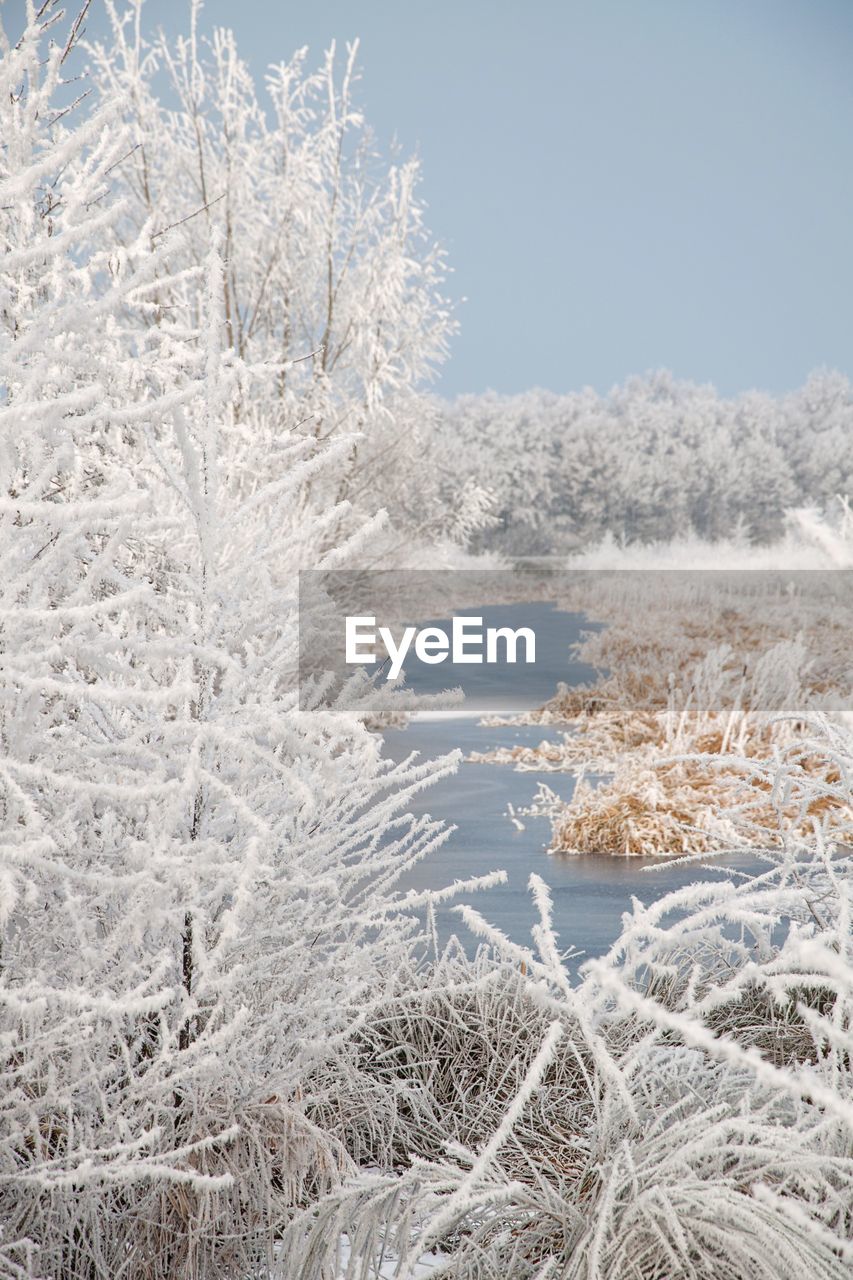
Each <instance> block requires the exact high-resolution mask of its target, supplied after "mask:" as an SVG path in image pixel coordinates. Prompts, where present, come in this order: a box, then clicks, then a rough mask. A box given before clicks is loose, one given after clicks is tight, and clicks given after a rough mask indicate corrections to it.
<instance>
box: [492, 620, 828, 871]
mask: <svg viewBox="0 0 853 1280" xmlns="http://www.w3.org/2000/svg"><path fill="white" fill-rule="evenodd" d="M608 621H609V623H610V625H609V626H608V627H607V628H606V629H605V630H604V631H601V632H598V633H596V634H595V635H593V636H591V637H589V638H588V640H587V641H586V642H585V644H584V645H583V646H582V648H581V651H580V656H581V657H582V658H583V659H584V660H585V661H593V662H594V663H595V664H596V665H598V666H599V669H601V668H605V669H607V671H608V674H606V675H604V676H603V677H602V678H601V679H600V680H599V681H598V682H597V683H596V684H595V685H588V686H582V687H574V688H569V687H568V686H566V685H560V686H559V688H558V690H557V693H556V694H555V695H554V697H553V698H551V699H550V700H549V701H548V702H547V703H545V704H544V705H543V706H542V707H539V708H537V709H536V710H535V711H533V712H531V713H530V714H528V715H526V716H524V717H521V718H520V719H523V721H524V722H526V723H534V724H542V725H546V724H548V725H562V726H565V729H566V732H564V733H563V735H562V737H561V739H560V740H558V741H556V742H554V741H544V742H542V743H540V744H539V745H538V746H534V747H528V746H525V747H522V746H519V747H512V748H501V749H499V750H497V751H493V752H489V753H478V754H476V755H474V756H472V757H471V759H476V760H478V761H483V762H491V763H500V764H511V765H513V766H514V767H515V768H516V769H519V770H526V771H537V772H560V771H565V772H570V773H575V774H579V775H580V776H579V780H578V782H577V784H576V787H575V791H574V794H573V796H572V798H571V799H570V800H569V801H563V800H561V799H560V798H558V797H556V796H554V795H553V793H550V792H547V789H545V790H546V792H547V796H546V799H545V803H544V806H543V803H542V798H541V797H540V801H539V802H538V803H537V805H534V807H533V809H532V812H536V813H547V815H548V816H549V817H550V818H551V822H552V841H551V847H552V850H553V851H559V852H565V853H572V854H579V853H596V854H610V855H617V856H656V857H667V856H683V855H685V854H701V853H707V852H709V851H712V850H713V849H715V848H722V847H726V846H727V845H728V844H730V843H731V842H733V840H734V838H735V826H734V822H735V819H737V821H738V822H739V824H740V825H741V826H743V825H744V824H746V825H747V826H749V828H750V829H751V830H752V832H753V833H754V835H755V838H756V839H758V840H761V841H762V842H764V843H767V844H773V843H776V842H778V840H779V839H780V838H781V835H782V833H783V832H784V831H785V830H786V829H795V830H798V831H802V830H804V829H806V828H808V827H809V826H810V825H811V824H812V823H813V822H814V820H815V819H817V818H820V819H824V820H828V822H829V825H830V827H832V826H834V825H847V826H849V824H850V822H851V817H853V815H851V811H850V809H849V808H847V807H846V806H844V805H840V804H839V802H838V801H837V800H836V799H834V798H832V797H831V796H826V797H821V798H820V799H819V800H817V801H812V802H811V803H810V804H809V805H808V806H806V807H805V808H802V807H797V806H796V805H794V804H792V803H788V804H785V803H782V802H781V801H780V800H779V799H778V798H777V797H771V796H770V795H769V794H768V788H767V787H766V785H765V784H764V783H763V782H762V781H761V779H760V777H758V776H757V771H756V770H755V769H752V768H751V767H750V762H751V761H760V760H766V759H768V758H769V757H771V756H772V755H773V753H774V751H784V750H785V749H786V747H787V746H788V745H789V744H790V743H791V742H792V740H793V739H794V737H795V736H796V729H797V726H796V724H794V723H792V722H791V721H790V720H787V721H786V720H784V719H783V720H777V721H775V722H774V721H773V719H772V718H771V717H770V716H768V715H766V714H761V713H760V712H759V708H758V706H757V705H755V704H757V703H758V702H759V701H760V696H761V690H760V687H759V686H760V672H761V663H762V661H764V663H765V666H766V664H767V655H768V653H770V654H772V656H773V657H774V659H775V654H774V653H773V650H774V646H777V645H780V643H782V642H784V641H786V640H787V641H788V643H790V640H789V637H787V636H786V635H785V630H784V626H783V625H782V621H781V620H780V618H779V616H778V614H777V615H776V616H773V615H772V614H771V616H769V617H767V618H765V619H762V620H757V619H756V618H754V617H752V616H749V615H747V614H744V613H743V612H741V611H739V610H737V609H735V608H731V607H726V608H721V609H720V610H718V611H717V612H714V611H713V610H710V611H708V612H706V613H705V614H704V615H703V616H701V617H697V616H695V615H694V614H692V613H689V612H678V611H673V610H671V609H665V610H663V611H662V613H661V614H660V615H659V616H655V615H654V614H652V613H651V612H649V613H647V614H645V615H644V616H643V617H642V618H640V619H638V618H637V617H636V615H635V614H634V613H631V614H626V613H620V612H619V611H618V610H617V611H615V613H614V616H612V617H610V618H609V619H608ZM815 636H816V637H817V643H816V641H815ZM843 638H844V629H843V628H842V627H840V626H839V625H836V624H834V623H832V622H830V621H828V620H825V619H816V625H815V628H814V632H813V635H812V638H811V649H810V666H809V667H808V669H805V668H804V669H803V671H802V673H801V674H800V673H798V683H797V684H796V688H792V691H791V695H790V696H791V698H792V704H791V706H792V707H793V706H795V705H797V704H799V703H802V705H807V704H808V703H809V702H810V700H811V699H812V698H813V696H814V695H816V694H821V693H826V692H830V691H832V690H833V689H836V688H837V687H838V686H837V684H836V681H837V673H838V671H839V669H840V668H841V667H843V665H844V663H843V662H842V663H841V664H839V655H842V656H843V652H844V651H843V648H842V644H843ZM812 654H814V655H815V657H814V658H812ZM844 661H846V659H845V660H844ZM674 757H678V758H677V759H673V758H674ZM685 757H690V758H689V759H686V758H685ZM800 766H801V768H802V769H803V770H804V771H805V772H807V773H809V774H810V775H811V776H812V777H817V778H820V777H824V773H825V772H826V769H827V766H826V762H821V761H819V760H816V759H814V760H804V761H800ZM821 770H823V771H824V773H822V772H821ZM589 773H596V774H606V775H609V777H608V779H607V780H606V781H601V782H598V783H597V784H591V783H590V782H589V781H587V779H586V777H585V776H584V775H585V774H589ZM824 780H825V781H826V782H827V783H831V782H832V781H833V779H832V777H831V776H829V775H828V774H826V776H825V777H824ZM836 780H837V779H836Z"/></svg>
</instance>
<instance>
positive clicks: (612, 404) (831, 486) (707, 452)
mask: <svg viewBox="0 0 853 1280" xmlns="http://www.w3.org/2000/svg"><path fill="white" fill-rule="evenodd" d="M439 452H440V453H441V454H442V455H443V457H444V460H445V465H446V466H448V469H449V471H450V472H451V473H452V474H453V476H454V478H455V479H456V481H457V482H458V481H459V480H465V479H470V480H471V481H476V483H477V484H479V485H481V486H483V487H484V488H486V489H488V490H489V491H490V492H491V494H492V498H493V501H492V508H491V513H492V517H493V519H492V523H491V525H490V526H489V527H487V528H485V529H481V530H480V531H479V532H478V533H477V534H476V535H475V538H474V543H475V546H477V547H478V548H479V549H490V550H500V551H504V552H508V553H521V554H536V553H546V552H548V551H554V550H557V551H559V550H564V549H567V548H569V547H572V546H575V545H578V544H586V543H589V542H593V541H597V540H599V539H600V538H601V537H603V536H604V535H605V534H606V533H610V534H612V535H613V536H615V537H616V538H617V539H621V538H624V539H625V540H628V541H632V542H634V541H639V542H651V541H657V540H660V539H670V538H677V537H680V536H682V535H684V534H686V533H689V532H690V531H694V532H696V533H698V534H700V535H701V536H703V537H705V538H710V539H716V538H720V537H724V536H730V535H731V534H732V532H733V531H737V530H741V531H742V532H743V534H744V535H745V536H746V537H747V538H749V540H751V541H753V542H758V543H763V542H770V541H773V540H774V539H775V538H776V537H778V536H779V534H780V533H781V531H782V528H783V526H784V521H785V512H786V510H788V509H790V508H792V507H801V506H804V505H811V504H815V505H818V506H823V505H825V504H826V503H828V502H830V501H831V500H832V499H833V498H834V496H835V495H836V494H845V493H850V492H851V489H853V387H851V384H850V382H849V380H848V379H847V378H846V377H844V376H843V375H841V374H838V373H834V372H819V373H815V374H814V375H812V376H811V377H810V378H809V380H808V382H807V383H806V384H805V386H804V387H802V388H801V389H800V390H798V391H794V392H791V393H789V394H786V395H779V396H772V395H768V394H765V393H763V392H749V393H746V394H743V395H739V396H737V397H736V398H733V399H725V398H723V397H722V396H719V395H718V394H717V393H716V391H715V390H714V389H713V388H712V387H709V386H696V385H694V384H692V383H688V382H679V381H677V380H676V379H675V378H673V377H672V375H671V374H669V373H666V372H662V373H656V374H653V375H650V376H647V377H644V378H632V379H630V380H629V381H628V382H627V383H625V385H624V386H622V387H617V388H615V389H614V390H613V391H611V392H609V393H608V394H607V395H599V394H597V393H596V392H595V391H592V390H591V389H587V390H584V391H580V392H576V393H572V394H569V395H554V394H552V393H550V392H547V391H541V390H533V391H529V392H525V393H524V394H523V395H517V396H499V395H495V394H493V393H487V394H485V395H478V396H474V395H468V396H462V397H460V398H459V399H458V400H456V401H455V402H453V403H452V404H450V405H448V406H447V408H446V410H444V411H443V413H442V414H441V416H440V426H439Z"/></svg>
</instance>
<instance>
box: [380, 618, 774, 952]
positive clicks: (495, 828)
mask: <svg viewBox="0 0 853 1280" xmlns="http://www.w3.org/2000/svg"><path fill="white" fill-rule="evenodd" d="M533 609H535V610H541V611H542V612H541V614H538V613H537V615H536V620H537V626H538V629H537V647H538V645H539V638H540V634H541V635H542V637H543V640H544V643H543V644H542V647H541V653H542V656H543V659H544V658H545V655H546V654H548V655H550V657H549V658H548V660H547V661H544V660H543V663H542V666H541V667H539V662H538V661H537V667H538V668H539V670H538V675H537V679H538V680H539V681H541V687H542V688H543V689H544V690H545V692H544V694H542V695H541V696H539V697H538V698H537V699H536V701H542V700H543V699H544V697H547V696H549V695H550V693H552V692H553V691H554V689H555V687H556V685H557V683H558V681H560V680H564V681H566V683H581V682H583V681H585V680H587V679H588V678H589V677H590V675H591V673H590V672H589V670H588V669H587V668H584V667H582V666H581V665H580V664H575V665H574V666H571V667H570V665H569V660H568V651H567V643H568V642H570V640H571V638H577V635H578V634H579V631H580V630H581V629H582V628H583V627H584V626H585V625H586V624H585V623H584V622H583V620H582V619H580V618H577V617H574V618H572V617H570V616H569V615H567V614H559V613H558V612H557V611H555V610H553V609H552V608H551V607H550V606H538V605H537V606H521V605H520V606H513V607H512V608H507V607H504V608H502V609H501V610H500V611H497V610H495V611H494V612H493V611H490V610H489V609H485V610H484V614H485V615H486V617H487V618H488V620H489V623H490V624H491V625H508V624H511V625H513V626H521V625H525V623H526V620H527V619H528V618H530V616H531V610H533ZM498 612H499V615H500V621H499V622H497V623H496V622H494V621H493V619H494V617H495V614H497V613H498ZM549 614H550V620H549V616H548V615H549ZM537 658H538V654H537ZM479 674H480V676H481V681H480V683H478V682H477V680H476V678H475V680H474V681H473V682H472V684H473V685H474V696H476V697H477V698H478V699H479V700H482V701H483V702H485V703H486V704H488V706H489V707H490V708H494V706H495V695H496V688H495V686H494V685H493V683H492V682H489V681H487V680H483V679H482V673H481V672H480V673H479ZM435 687H441V686H440V685H439V684H437V685H436V686H435ZM509 693H510V697H509V699H508V700H509V702H510V703H511V705H513V706H517V695H516V694H515V691H514V689H512V688H510V690H509ZM474 696H471V697H470V698H469V707H470V710H469V714H468V715H467V716H465V717H461V716H460V717H452V718H451V717H442V718H436V719H418V720H415V721H414V722H413V723H412V724H410V725H409V727H408V728H406V729H403V730H395V731H393V732H389V733H387V735H386V739H385V742H386V745H385V750H386V753H387V754H388V755H389V756H391V757H392V758H393V759H395V760H399V759H401V758H403V757H405V756H406V755H408V754H409V752H410V751H415V750H417V751H419V752H420V753H421V754H422V755H423V756H424V757H425V758H427V759H429V758H432V757H435V756H438V755H443V754H445V753H446V752H448V751H451V750H453V749H454V748H456V747H458V748H461V750H462V751H463V752H464V753H465V754H466V755H467V754H468V753H469V752H471V751H488V750H491V749H492V748H494V747H498V746H507V747H511V746H515V745H519V744H521V745H535V744H537V743H539V742H541V741H542V740H543V739H551V740H556V739H558V738H559V737H560V731H559V730H558V729H555V728H553V727H550V726H543V725H532V726H518V725H513V726H508V727H488V726H483V725H481V724H480V723H479V715H478V713H477V707H478V706H479V701H478V702H476V703H475V701H474ZM527 705H528V706H533V705H536V702H535V701H530V702H528V703H527ZM539 781H544V782H545V783H547V785H548V786H549V787H550V788H551V789H552V790H553V791H556V792H557V794H558V795H560V796H561V797H563V798H565V799H568V798H569V797H570V796H571V794H572V791H573V788H574V778H573V776H572V775H571V774H567V773H541V774H539V773H528V772H524V773H520V772H516V771H515V770H514V769H513V768H512V767H511V766H509V765H488V764H468V763H464V764H462V765H461V766H460V768H459V770H458V772H457V773H456V774H455V775H453V776H452V777H450V778H446V779H443V780H442V781H440V782H438V783H436V785H435V786H433V787H431V788H430V789H429V790H428V791H425V792H422V793H421V794H420V795H419V796H418V797H417V800H416V802H414V803H413V808H414V809H415V810H416V812H418V813H429V814H431V815H432V816H433V817H441V818H444V819H445V820H447V821H448V822H449V823H451V824H453V825H455V827H456V830H455V831H454V832H453V834H452V835H451V836H450V838H449V840H448V841H447V843H446V844H445V845H444V846H443V847H442V848H441V849H439V850H437V851H436V852H435V853H434V854H432V855H431V856H430V857H429V858H428V859H426V860H425V861H424V862H423V863H421V864H420V866H419V867H417V868H416V869H415V871H414V872H413V873H412V874H411V875H410V877H409V878H408V880H407V881H406V887H409V886H412V887H417V888H439V887H441V886H443V885H446V884H450V883H452V882H453V880H455V879H468V878H469V877H471V876H475V875H483V874H485V873H487V872H489V871H495V870H497V869H503V870H505V871H506V872H507V875H508V880H507V883H506V884H505V885H501V886H499V887H496V888H493V889H489V890H486V891H483V892H480V893H476V894H466V895H463V896H462V897H461V899H460V901H465V902H469V903H470V904H471V905H472V906H474V907H476V908H477V909H478V910H479V911H480V912H481V914H482V915H484V916H485V917H486V918H487V919H488V920H489V921H490V922H491V923H492V924H495V925H497V926H498V927H499V928H501V929H502V930H503V931H504V932H505V933H507V934H508V935H509V937H510V938H512V940H513V941H515V942H519V943H521V944H523V945H529V944H530V941H531V939H530V929H531V926H532V925H533V924H534V923H535V920H536V916H535V912H534V911H533V909H532V906H531V903H530V897H529V893H528V890H527V880H528V877H529V876H530V873H531V872H533V871H535V872H536V873H537V874H538V875H540V876H541V877H542V878H543V879H544V880H545V881H546V883H547V884H549V885H550V887H551V891H552V896H553V901H554V921H555V925H556V928H557V929H558V931H559V934H560V945H561V947H563V948H569V947H574V948H576V949H577V950H578V951H580V952H581V953H582V956H581V958H580V959H579V960H577V961H576V962H575V965H576V964H580V963H582V960H583V959H586V958H588V957H590V956H596V955H600V954H602V952H604V951H606V950H607V948H608V947H609V946H610V944H611V943H612V942H613V941H614V939H615V938H616V936H617V934H618V933H619V929H620V922H621V919H622V914H623V912H625V911H627V910H628V909H629V907H630V903H631V898H632V897H637V898H639V899H641V900H642V901H644V902H650V901H652V900H654V899H656V898H658V897H660V896H661V895H662V894H664V893H667V892H669V891H670V890H671V889H677V888H681V887H682V886H683V885H685V884H690V883H691V882H693V881H696V880H707V879H709V878H712V877H713V876H714V875H715V874H719V872H717V873H715V872H714V871H713V870H707V869H705V868H703V867H700V866H698V865H696V864H692V865H684V864H680V865H675V864H673V863H672V862H671V861H668V860H666V859H657V858H614V857H611V856H601V857H596V856H592V855H588V856H582V857H579V856H574V857H567V856H566V855H562V854H549V853H548V852H547V845H548V838H549V834H550V826H549V823H548V821H547V820H546V819H542V818H527V817H522V819H521V820H522V822H523V823H524V830H523V831H519V830H518V829H517V828H516V827H515V826H514V825H513V823H512V822H511V821H510V818H509V817H508V816H507V808H508V805H509V804H511V805H512V806H513V807H514V808H515V809H519V808H523V807H524V806H526V805H528V804H529V803H530V801H531V799H532V798H533V795H534V793H535V792H536V790H537V786H538V783H539ZM717 865H718V866H719V868H720V871H724V870H725V868H726V867H733V866H735V865H736V866H737V867H738V868H742V869H755V868H756V867H757V865H758V864H757V863H756V862H755V861H754V860H753V859H739V860H735V859H732V858H727V859H718V860H717V859H715V866H717ZM438 923H439V931H440V935H441V937H442V940H446V939H447V938H449V937H450V935H451V934H452V933H456V934H457V935H458V936H459V937H460V939H461V940H462V941H463V943H464V944H465V945H466V949H468V950H473V949H475V947H476V940H474V939H473V938H472V937H471V935H470V934H469V933H468V932H467V930H466V928H465V926H464V925H463V924H462V922H461V920H460V919H459V917H458V916H457V915H456V914H454V913H453V912H452V911H451V910H450V908H449V907H446V908H443V909H442V910H441V911H440V913H439V916H438ZM573 967H574V966H573Z"/></svg>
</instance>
